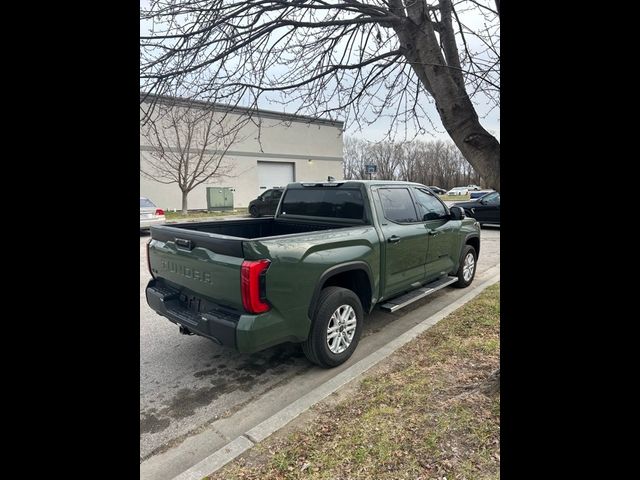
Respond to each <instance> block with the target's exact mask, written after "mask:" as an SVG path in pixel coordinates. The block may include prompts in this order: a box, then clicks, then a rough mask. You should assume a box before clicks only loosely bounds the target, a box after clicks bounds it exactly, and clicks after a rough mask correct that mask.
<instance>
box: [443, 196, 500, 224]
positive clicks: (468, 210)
mask: <svg viewBox="0 0 640 480" xmlns="http://www.w3.org/2000/svg"><path fill="white" fill-rule="evenodd" d="M453 206H456V207H461V208H463V209H464V213H465V214H466V215H467V216H468V217H472V218H475V219H476V220H477V221H478V222H480V225H500V192H489V193H487V194H485V195H483V196H482V197H480V198H477V199H475V200H471V201H468V202H457V203H454V204H453Z"/></svg>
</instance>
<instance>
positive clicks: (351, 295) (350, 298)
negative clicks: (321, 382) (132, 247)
mask: <svg viewBox="0 0 640 480" xmlns="http://www.w3.org/2000/svg"><path fill="white" fill-rule="evenodd" d="M479 253H480V226H479V224H478V223H477V222H476V220H474V219H473V218H465V215H464V210H462V209H461V208H458V207H452V208H448V207H447V206H446V205H445V204H444V203H442V201H441V200H440V199H439V198H438V197H437V196H436V195H435V194H434V193H433V192H431V190H429V188H428V187H425V186H424V185H420V184H417V183H410V182H392V181H381V180H380V181H377V180H374V181H355V180H349V181H337V182H336V181H331V182H325V183H292V184H289V185H288V186H287V188H286V189H285V191H284V193H283V195H282V198H281V199H280V203H279V205H278V208H277V210H276V213H275V216H274V217H270V218H247V219H238V220H220V221H214V222H198V223H177V224H171V225H169V224H168V225H161V226H152V227H151V239H150V240H149V243H148V245H147V258H148V265H149V271H150V273H151V276H152V277H153V278H152V280H151V281H150V282H149V284H148V286H147V288H146V296H147V302H148V304H149V305H150V306H151V308H152V309H153V310H155V311H156V312H157V313H158V314H160V315H162V316H164V317H166V318H168V319H169V320H170V321H171V322H173V323H175V324H177V325H178V326H179V327H180V328H179V330H180V332H181V333H183V334H187V335H192V334H196V335H202V336H204V337H207V338H209V339H211V340H213V341H215V342H216V343H218V344H221V345H226V346H229V347H232V348H235V349H237V350H238V351H240V352H247V353H252V352H256V351H259V350H263V349H265V348H268V347H271V346H273V345H277V344H281V343H284V342H294V343H301V344H302V349H303V351H304V353H305V355H306V356H307V357H308V358H309V360H310V361H312V362H314V363H316V364H318V365H320V366H322V367H326V368H330V367H335V366H337V365H340V364H341V363H343V362H345V361H346V360H347V359H348V358H349V357H350V356H351V354H352V353H353V351H354V350H355V348H356V346H357V344H358V341H359V339H360V335H361V333H362V328H363V321H364V315H365V312H367V313H369V312H371V311H372V310H373V308H374V307H375V306H376V305H378V306H380V308H382V309H384V310H387V311H395V310H397V309H399V308H402V307H403V306H405V305H408V304H410V303H412V302H413V301H416V300H418V299H420V298H423V297H425V296H427V295H429V294H430V293H432V292H435V291H437V290H439V289H441V288H443V287H446V286H447V285H452V286H454V287H466V286H467V285H469V284H470V283H471V282H472V281H473V278H474V275H475V270H476V264H477V260H478V254H479Z"/></svg>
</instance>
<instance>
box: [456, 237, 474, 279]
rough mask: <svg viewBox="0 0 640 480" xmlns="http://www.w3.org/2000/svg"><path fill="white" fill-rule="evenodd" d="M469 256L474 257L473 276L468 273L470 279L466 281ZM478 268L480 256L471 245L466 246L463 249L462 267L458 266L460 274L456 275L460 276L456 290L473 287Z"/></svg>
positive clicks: (461, 256)
mask: <svg viewBox="0 0 640 480" xmlns="http://www.w3.org/2000/svg"><path fill="white" fill-rule="evenodd" d="M469 255H472V256H473V267H472V271H471V276H468V272H467V276H468V279H465V278H464V277H465V261H466V260H467V257H468V256H469ZM477 266H478V254H477V253H476V249H475V248H473V247H472V246H471V245H465V246H464V248H463V249H462V254H461V255H460V265H459V266H458V272H457V273H456V275H457V276H458V281H457V282H456V283H454V284H453V286H454V287H456V288H465V287H468V286H469V285H471V282H473V279H474V278H475V276H476V269H477Z"/></svg>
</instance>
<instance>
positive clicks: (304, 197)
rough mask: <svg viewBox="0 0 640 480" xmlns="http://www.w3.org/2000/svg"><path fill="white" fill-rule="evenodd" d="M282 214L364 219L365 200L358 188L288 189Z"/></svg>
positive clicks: (283, 201) (281, 209) (281, 210)
mask: <svg viewBox="0 0 640 480" xmlns="http://www.w3.org/2000/svg"><path fill="white" fill-rule="evenodd" d="M280 212H281V215H304V216H309V217H328V218H349V219H358V220H362V218H363V217H364V202H363V200H362V193H360V190H356V189H346V188H344V189H339V190H338V189H336V188H335V187H331V188H304V189H291V190H287V191H286V193H285V195H284V199H283V200H282V207H281V208H280Z"/></svg>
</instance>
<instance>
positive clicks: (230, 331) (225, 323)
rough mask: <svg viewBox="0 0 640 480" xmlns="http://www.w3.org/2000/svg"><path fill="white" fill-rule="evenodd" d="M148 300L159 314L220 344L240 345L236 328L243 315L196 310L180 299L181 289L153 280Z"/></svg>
mask: <svg viewBox="0 0 640 480" xmlns="http://www.w3.org/2000/svg"><path fill="white" fill-rule="evenodd" d="M146 295H147V303H148V304H149V306H150V307H151V308H152V309H153V310H155V311H156V312H157V313H158V314H160V315H162V316H163V317H166V318H167V319H169V320H170V321H171V322H173V323H175V324H176V325H182V326H183V327H185V328H187V329H188V330H189V331H191V332H192V333H195V334H197V335H201V336H203V337H207V338H209V339H211V340H213V341H214V342H216V343H218V344H219V345H225V346H227V347H231V348H237V345H236V329H237V325H238V320H239V318H240V317H237V318H236V317H234V316H233V315H226V314H224V313H222V312H215V311H209V312H193V311H191V310H189V309H187V308H186V307H184V306H183V305H182V304H181V302H180V292H179V291H178V290H174V289H171V288H168V287H165V286H161V285H159V284H158V283H157V282H156V280H151V281H150V282H149V284H148V285H147V289H146Z"/></svg>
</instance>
